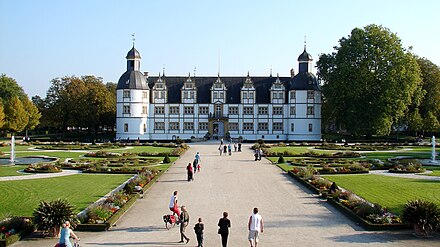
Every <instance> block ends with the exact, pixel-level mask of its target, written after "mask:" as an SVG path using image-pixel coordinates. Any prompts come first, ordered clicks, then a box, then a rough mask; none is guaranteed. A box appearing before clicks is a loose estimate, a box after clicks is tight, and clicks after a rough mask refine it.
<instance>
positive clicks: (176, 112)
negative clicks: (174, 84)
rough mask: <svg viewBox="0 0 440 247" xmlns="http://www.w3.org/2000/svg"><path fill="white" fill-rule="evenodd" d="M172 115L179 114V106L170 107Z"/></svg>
mask: <svg viewBox="0 0 440 247" xmlns="http://www.w3.org/2000/svg"><path fill="white" fill-rule="evenodd" d="M170 114H179V107H178V106H170Z"/></svg>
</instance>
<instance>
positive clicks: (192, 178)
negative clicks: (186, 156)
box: [186, 163, 194, 182]
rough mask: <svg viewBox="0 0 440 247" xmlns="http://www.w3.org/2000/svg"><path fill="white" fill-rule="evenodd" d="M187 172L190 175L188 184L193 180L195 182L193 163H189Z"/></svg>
mask: <svg viewBox="0 0 440 247" xmlns="http://www.w3.org/2000/svg"><path fill="white" fill-rule="evenodd" d="M186 171H187V174H188V182H190V181H191V180H194V171H193V168H192V165H191V163H188V165H187V166H186Z"/></svg>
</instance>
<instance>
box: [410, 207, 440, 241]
mask: <svg viewBox="0 0 440 247" xmlns="http://www.w3.org/2000/svg"><path fill="white" fill-rule="evenodd" d="M402 221H403V222H405V223H407V224H410V225H413V226H414V227H415V228H418V230H419V231H420V234H421V235H428V234H429V233H430V232H431V231H434V230H436V229H437V228H438V227H439V224H440V209H439V208H438V206H437V205H436V204H435V203H433V202H429V201H424V200H420V199H416V200H414V201H409V202H408V203H407V204H406V205H405V207H404V208H403V213H402ZM416 233H417V232H416Z"/></svg>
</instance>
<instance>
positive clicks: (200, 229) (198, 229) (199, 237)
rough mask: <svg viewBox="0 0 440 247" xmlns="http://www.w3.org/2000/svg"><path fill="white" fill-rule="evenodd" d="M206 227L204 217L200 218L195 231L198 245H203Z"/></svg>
mask: <svg viewBox="0 0 440 247" xmlns="http://www.w3.org/2000/svg"><path fill="white" fill-rule="evenodd" d="M204 229H205V224H203V222H202V218H199V220H198V223H197V224H196V225H195V226H194V232H195V233H196V237H197V247H203V230H204Z"/></svg>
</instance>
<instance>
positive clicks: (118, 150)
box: [104, 146, 174, 153]
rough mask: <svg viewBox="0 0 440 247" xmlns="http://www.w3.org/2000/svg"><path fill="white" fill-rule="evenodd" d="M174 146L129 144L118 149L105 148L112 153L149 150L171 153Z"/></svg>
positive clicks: (150, 151)
mask: <svg viewBox="0 0 440 247" xmlns="http://www.w3.org/2000/svg"><path fill="white" fill-rule="evenodd" d="M173 149H174V148H168V147H154V146H128V147H126V148H118V149H108V150H106V149H104V150H105V151H108V152H112V153H140V152H149V153H171V151H173Z"/></svg>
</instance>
